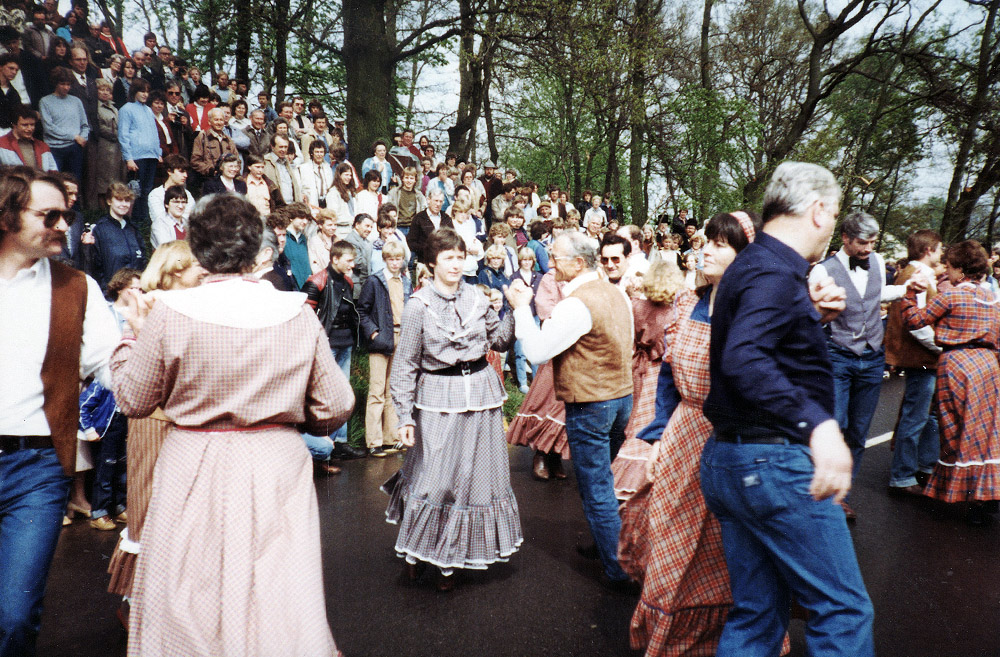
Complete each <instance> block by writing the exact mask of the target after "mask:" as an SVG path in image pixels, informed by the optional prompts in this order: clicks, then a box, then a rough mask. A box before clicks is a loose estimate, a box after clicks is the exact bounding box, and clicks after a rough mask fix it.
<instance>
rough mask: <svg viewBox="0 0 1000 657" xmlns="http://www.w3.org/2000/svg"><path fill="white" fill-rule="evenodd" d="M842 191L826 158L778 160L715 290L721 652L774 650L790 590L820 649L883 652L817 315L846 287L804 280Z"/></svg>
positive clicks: (827, 311) (714, 474)
mask: <svg viewBox="0 0 1000 657" xmlns="http://www.w3.org/2000/svg"><path fill="white" fill-rule="evenodd" d="M839 205H840V188H839V187H838V185H837V183H836V181H835V180H834V177H833V174H831V173H830V172H829V171H827V170H826V169H824V168H822V167H819V166H816V165H812V164H804V163H800V162H784V163H782V164H781V165H779V166H778V168H777V169H776V170H775V172H774V176H773V177H772V179H771V182H770V183H769V184H768V187H767V190H766V191H765V193H764V207H763V221H764V227H763V231H762V233H761V234H760V235H758V237H757V239H756V240H755V241H754V243H753V244H751V245H749V246H748V247H747V248H746V249H744V250H743V251H742V252H741V253H740V254H739V255H738V256H737V257H736V260H735V261H734V262H733V264H732V265H730V267H729V269H727V270H726V273H725V276H723V278H722V281H721V282H720V284H719V290H718V293H717V295H716V299H715V307H714V313H713V316H712V339H711V347H710V356H711V366H710V367H711V391H710V393H709V395H708V398H707V399H706V400H705V406H704V410H705V416H706V417H707V418H708V419H709V420H711V422H712V425H713V426H714V427H715V434H714V435H713V436H712V438H711V439H709V441H708V443H707V444H706V445H705V449H704V452H703V453H702V459H701V486H702V491H703V493H704V494H705V500H706V502H707V504H708V508H709V509H710V510H711V511H712V513H714V514H715V516H716V517H717V518H718V519H719V524H720V527H721V530H722V542H723V547H724V549H725V553H726V563H727V567H728V570H729V577H730V582H731V585H732V592H733V607H732V609H731V610H730V612H729V616H728V617H727V620H726V626H725V629H724V630H723V633H722V638H721V640H720V642H719V648H718V652H717V653H716V654H717V655H718V656H719V657H736V656H738V657H756V656H760V657H764V656H765V655H776V654H778V652H779V650H780V647H781V642H782V639H783V637H784V635H785V631H786V629H787V627H788V617H789V602H790V599H791V597H792V596H793V595H794V597H795V599H796V600H798V602H799V603H800V604H802V606H803V607H805V608H806V609H808V610H809V612H810V614H809V620H808V629H807V631H806V641H807V643H808V645H809V653H810V654H811V655H813V656H814V657H819V656H831V655H842V656H844V657H846V656H848V655H849V656H851V657H866V656H870V655H874V647H873V641H872V620H873V610H872V605H871V601H870V600H869V598H868V594H867V592H866V591H865V585H864V582H863V581H862V579H861V573H860V571H859V569H858V563H857V558H856V557H855V555H854V546H853V544H852V542H851V536H850V533H849V532H848V530H847V524H846V521H845V519H844V514H843V512H842V511H841V509H840V507H839V506H838V504H839V502H840V501H841V500H842V499H843V498H844V496H845V495H846V494H847V492H848V490H849V489H850V487H851V452H850V450H849V449H848V447H847V445H846V444H845V442H844V438H843V436H842V434H841V432H840V429H839V427H838V425H837V422H836V420H834V417H833V414H834V398H833V374H832V369H831V365H830V358H829V355H828V353H827V344H826V336H825V334H824V332H823V329H822V327H821V323H820V322H821V321H829V320H830V319H832V318H833V316H835V315H836V314H837V313H838V312H839V311H840V310H842V309H843V308H844V294H845V293H844V290H843V289H842V288H840V287H838V286H836V285H834V284H833V283H832V281H831V280H829V279H826V280H823V281H817V282H815V283H814V284H813V286H812V288H810V286H809V284H808V283H807V280H806V275H807V272H808V269H809V265H810V263H814V262H817V261H819V260H820V259H821V258H822V257H823V255H824V254H825V253H826V248H827V245H828V244H829V241H830V235H831V234H832V232H833V227H834V224H835V223H836V217H837V212H838V211H839ZM810 294H812V297H813V299H818V301H817V302H816V304H815V305H814V303H813V301H812V300H811V299H810ZM821 313H822V315H821ZM831 497H832V501H831V499H828V498H831Z"/></svg>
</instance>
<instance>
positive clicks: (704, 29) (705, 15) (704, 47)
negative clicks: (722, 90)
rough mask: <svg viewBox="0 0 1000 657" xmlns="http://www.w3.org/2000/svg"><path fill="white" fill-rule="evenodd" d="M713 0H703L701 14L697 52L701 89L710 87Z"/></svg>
mask: <svg viewBox="0 0 1000 657" xmlns="http://www.w3.org/2000/svg"><path fill="white" fill-rule="evenodd" d="M713 4H715V0H705V8H704V11H702V15H701V47H700V48H699V52H698V55H699V57H698V59H699V65H700V69H701V87H702V89H711V88H712V75H711V72H712V71H711V69H712V66H711V64H712V60H711V58H710V57H709V34H710V32H711V29H712V5H713Z"/></svg>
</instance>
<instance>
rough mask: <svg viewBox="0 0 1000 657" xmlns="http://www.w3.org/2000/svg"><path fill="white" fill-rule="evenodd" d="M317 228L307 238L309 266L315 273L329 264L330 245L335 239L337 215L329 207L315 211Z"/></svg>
mask: <svg viewBox="0 0 1000 657" xmlns="http://www.w3.org/2000/svg"><path fill="white" fill-rule="evenodd" d="M316 227H317V230H316V232H315V233H313V235H312V236H311V237H309V238H308V241H307V244H308V247H307V248H308V252H309V268H310V269H311V270H312V273H314V274H315V273H316V272H318V271H321V270H323V269H326V266H327V265H328V264H330V247H332V246H333V243H334V242H336V241H337V237H336V234H337V215H336V214H334V213H333V210H330V209H329V208H323V209H322V210H320V211H319V212H317V213H316Z"/></svg>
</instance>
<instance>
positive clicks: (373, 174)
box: [354, 169, 384, 217]
mask: <svg viewBox="0 0 1000 657" xmlns="http://www.w3.org/2000/svg"><path fill="white" fill-rule="evenodd" d="M362 186H363V189H362V190H361V191H360V192H358V194H357V196H355V197H354V214H355V216H357V215H359V214H362V213H363V214H367V215H369V216H371V217H377V216H378V209H379V208H380V207H381V206H382V201H383V200H384V197H383V196H382V192H380V191H379V187H381V186H382V176H381V175H380V174H379V172H378V171H376V170H375V169H370V170H369V171H368V173H366V174H365V177H364V182H363V183H362Z"/></svg>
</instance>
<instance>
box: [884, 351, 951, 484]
mask: <svg viewBox="0 0 1000 657" xmlns="http://www.w3.org/2000/svg"><path fill="white" fill-rule="evenodd" d="M903 371H904V372H905V378H904V380H905V381H906V388H905V390H904V392H903V405H902V407H901V408H900V410H899V424H898V425H897V426H896V445H895V447H894V448H893V451H892V465H891V466H890V468H889V485H890V486H894V487H900V488H903V487H906V486H913V485H914V484H916V483H917V477H916V474H917V472H932V471H933V470H934V463H935V462H936V461H937V458H938V453H939V452H940V450H941V438H940V437H939V436H938V421H937V415H936V414H935V413H934V410H933V409H932V408H931V402H932V401H933V399H934V385H935V383H936V381H937V373H936V372H935V371H934V370H930V369H923V368H921V367H908V368H906V369H905V370H903Z"/></svg>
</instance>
